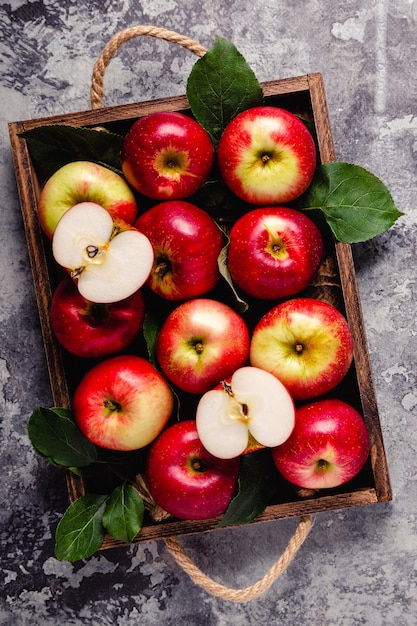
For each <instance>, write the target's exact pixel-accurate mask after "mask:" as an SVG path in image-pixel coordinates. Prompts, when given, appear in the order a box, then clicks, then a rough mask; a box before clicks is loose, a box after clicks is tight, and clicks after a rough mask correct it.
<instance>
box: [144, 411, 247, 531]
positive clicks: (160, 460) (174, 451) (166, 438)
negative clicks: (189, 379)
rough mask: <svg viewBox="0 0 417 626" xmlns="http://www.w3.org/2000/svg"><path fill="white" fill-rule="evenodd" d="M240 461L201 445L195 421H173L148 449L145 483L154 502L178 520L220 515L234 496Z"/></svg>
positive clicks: (201, 518)
mask: <svg viewBox="0 0 417 626" xmlns="http://www.w3.org/2000/svg"><path fill="white" fill-rule="evenodd" d="M240 465H241V463H240V459H228V460H224V459H219V458H217V457H214V456H213V455H211V454H210V453H209V452H207V450H206V449H205V448H204V446H203V445H202V443H201V441H200V439H199V436H198V433H197V429H196V426H195V421H194V420H184V421H182V422H176V423H175V424H173V425H172V426H169V428H167V429H165V430H164V432H163V433H161V434H160V435H159V437H158V438H157V439H156V441H154V442H153V444H152V445H151V447H150V450H149V454H148V458H147V466H146V474H145V478H146V483H147V486H148V489H149V492H150V494H151V496H152V498H153V499H154V500H155V502H156V503H157V504H158V505H159V506H160V507H161V508H162V509H164V510H165V511H166V512H167V513H169V514H170V515H173V516H174V517H177V518H179V519H189V520H203V519H211V518H213V517H217V516H219V515H222V514H223V513H224V512H225V510H226V509H227V507H228V505H229V502H230V500H231V499H232V497H233V496H234V495H235V492H236V489H237V480H238V476H239V470H240Z"/></svg>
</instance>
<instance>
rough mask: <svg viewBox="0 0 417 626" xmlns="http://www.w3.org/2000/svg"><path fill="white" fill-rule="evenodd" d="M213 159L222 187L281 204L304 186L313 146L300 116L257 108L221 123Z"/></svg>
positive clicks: (265, 202)
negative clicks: (224, 124) (226, 122)
mask: <svg viewBox="0 0 417 626" xmlns="http://www.w3.org/2000/svg"><path fill="white" fill-rule="evenodd" d="M217 160H218V165H219V169H220V173H221V175H222V177H223V180H224V181H225V183H226V185H227V186H228V187H229V188H230V190H231V191H232V192H233V193H234V194H235V195H236V196H238V197H239V198H241V199H242V200H244V201H246V202H249V203H251V204H259V205H268V204H283V203H284V204H285V203H287V202H291V201H292V200H294V199H295V198H297V197H299V196H300V195H301V194H302V193H303V192H304V191H305V190H306V189H307V188H308V187H309V185H310V183H311V181H312V178H313V175H314V171H315V168H316V148H315V143H314V139H313V137H312V135H311V133H310V131H309V130H308V128H307V126H306V125H305V124H304V122H303V121H302V120H301V119H300V118H299V117H297V116H296V115H294V114H292V113H290V112H289V111H287V110H285V109H282V108H279V107H273V106H257V107H252V108H250V109H246V110H245V111H242V112H241V113H239V114H238V115H236V117H234V118H233V119H232V121H231V122H229V124H228V125H227V126H226V128H225V129H224V131H223V134H222V136H221V137H220V141H219V145H218V151H217Z"/></svg>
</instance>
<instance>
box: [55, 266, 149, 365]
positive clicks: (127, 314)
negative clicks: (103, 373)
mask: <svg viewBox="0 0 417 626" xmlns="http://www.w3.org/2000/svg"><path fill="white" fill-rule="evenodd" d="M144 317H145V303H144V299H143V295H142V292H141V291H136V292H135V293H134V294H132V295H131V296H129V297H128V298H126V299H124V300H120V301H119V302H114V303H112V304H96V303H94V302H90V301H89V300H86V299H85V298H84V297H83V296H82V295H81V294H80V292H79V291H78V289H77V286H76V284H75V283H74V281H73V280H71V278H69V277H67V278H63V279H62V280H61V281H60V282H59V283H58V285H57V287H56V289H55V291H54V293H53V296H52V302H51V310H50V320H51V325H52V329H53V331H54V333H55V336H56V338H57V339H58V341H59V343H60V344H61V345H62V346H63V347H64V348H65V349H66V350H68V352H70V353H71V354H74V355H75V356H77V357H80V358H90V359H97V358H103V357H108V356H111V355H113V354H116V353H117V352H121V351H122V350H124V349H125V348H127V347H128V346H129V345H130V344H131V343H132V341H133V340H134V339H135V337H136V336H137V334H138V333H139V331H140V329H141V328H142V324H143V320H144Z"/></svg>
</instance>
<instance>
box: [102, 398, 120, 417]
mask: <svg viewBox="0 0 417 626" xmlns="http://www.w3.org/2000/svg"><path fill="white" fill-rule="evenodd" d="M103 404H104V408H106V409H107V410H108V411H109V412H110V413H114V412H115V411H120V410H121V408H122V405H121V404H120V403H119V402H116V401H115V400H111V399H110V398H107V399H106V400H104V403H103Z"/></svg>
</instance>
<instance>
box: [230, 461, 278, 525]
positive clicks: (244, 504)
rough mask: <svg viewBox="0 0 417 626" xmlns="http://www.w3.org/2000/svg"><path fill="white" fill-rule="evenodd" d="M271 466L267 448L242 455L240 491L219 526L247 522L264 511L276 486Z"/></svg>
mask: <svg viewBox="0 0 417 626" xmlns="http://www.w3.org/2000/svg"><path fill="white" fill-rule="evenodd" d="M266 452H269V450H266ZM270 468H271V463H270V459H269V456H267V455H265V450H260V451H257V452H249V453H248V454H245V455H244V456H243V457H242V466H241V469H240V474H239V489H238V493H237V494H236V496H235V497H234V498H233V500H232V501H231V502H230V504H229V506H228V508H227V510H226V512H225V514H224V515H223V517H222V519H221V521H220V522H219V524H218V527H219V528H221V527H223V526H237V525H239V524H247V523H249V522H251V521H253V520H254V519H256V518H257V517H258V516H259V515H260V514H261V513H262V512H263V511H264V509H265V507H266V506H267V504H268V502H269V501H270V497H271V493H272V492H273V491H274V486H275V480H274V476H273V472H271V471H270Z"/></svg>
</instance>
